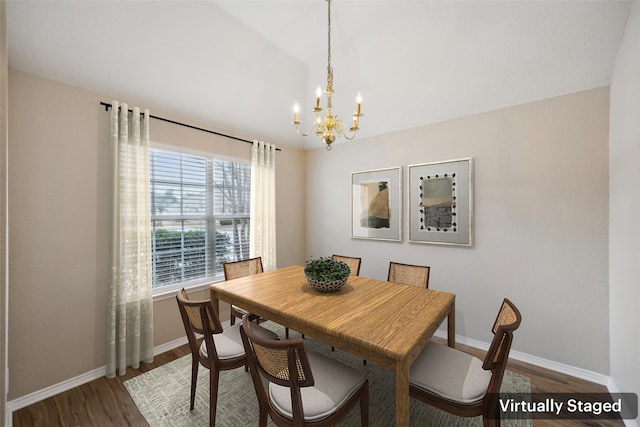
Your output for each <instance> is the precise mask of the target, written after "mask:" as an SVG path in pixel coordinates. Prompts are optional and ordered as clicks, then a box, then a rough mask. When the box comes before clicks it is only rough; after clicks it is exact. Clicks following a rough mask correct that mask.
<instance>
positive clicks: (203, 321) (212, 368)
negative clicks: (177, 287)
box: [176, 289, 278, 426]
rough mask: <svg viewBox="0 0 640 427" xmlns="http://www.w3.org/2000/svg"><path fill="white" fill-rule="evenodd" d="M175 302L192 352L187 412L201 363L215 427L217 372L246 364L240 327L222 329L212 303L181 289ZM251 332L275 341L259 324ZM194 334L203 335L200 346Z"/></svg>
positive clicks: (211, 420)
mask: <svg viewBox="0 0 640 427" xmlns="http://www.w3.org/2000/svg"><path fill="white" fill-rule="evenodd" d="M176 300H177V301H178V308H179V310H180V316H181V317H182V323H183V324H184V329H185V332H186V333H187V339H188V341H189V348H190V349H191V396H190V400H189V410H193V407H194V404H195V397H196V385H197V381H198V367H199V366H200V364H202V366H204V367H205V368H207V369H209V424H210V425H211V426H215V423H216V406H217V401H218V380H219V378H220V371H226V370H230V369H235V368H239V367H241V366H245V365H246V362H247V357H246V353H245V351H244V345H243V344H242V337H241V336H240V324H237V325H234V326H230V327H228V328H226V329H223V328H222V325H221V324H220V320H219V319H218V316H216V314H215V311H214V310H213V305H212V304H211V301H210V300H202V301H192V300H189V296H188V295H187V292H186V291H185V290H184V289H182V290H181V291H180V292H179V293H178V295H176ZM254 330H255V333H256V334H258V335H259V336H262V337H264V338H269V339H277V337H278V335H277V334H275V333H274V332H271V331H269V330H267V329H265V328H263V327H261V326H259V325H256V326H255V328H254ZM196 334H199V335H203V336H204V338H203V339H202V341H201V343H200V345H199V343H198V340H199V339H198V337H196Z"/></svg>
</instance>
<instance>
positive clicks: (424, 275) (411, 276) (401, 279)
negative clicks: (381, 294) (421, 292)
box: [387, 262, 431, 288]
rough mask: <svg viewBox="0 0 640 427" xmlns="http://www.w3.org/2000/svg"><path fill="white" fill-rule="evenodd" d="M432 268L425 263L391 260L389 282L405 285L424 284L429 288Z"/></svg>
mask: <svg viewBox="0 0 640 427" xmlns="http://www.w3.org/2000/svg"><path fill="white" fill-rule="evenodd" d="M430 270H431V267H427V266H423V265H411V264H401V263H399V262H390V263H389V274H388V275H387V282H393V283H400V284H403V285H414V286H424V287H425V288H429V271H430Z"/></svg>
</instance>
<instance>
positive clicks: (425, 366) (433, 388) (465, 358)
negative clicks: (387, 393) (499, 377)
mask: <svg viewBox="0 0 640 427" xmlns="http://www.w3.org/2000/svg"><path fill="white" fill-rule="evenodd" d="M490 380H491V371H485V370H484V369H482V361H481V360H480V359H478V358H476V357H473V356H471V355H470V354H467V353H464V352H462V351H459V350H456V349H453V348H450V347H447V346H445V345H442V344H436V343H434V342H429V343H427V345H426V346H425V348H424V350H423V351H422V353H421V354H420V356H418V358H417V359H416V360H415V362H413V365H411V369H410V370H409V382H410V383H411V385H412V386H415V387H418V388H421V389H424V390H426V391H428V392H430V393H433V394H435V395H438V396H440V397H443V398H445V399H449V400H453V401H456V402H461V403H466V404H472V403H476V402H478V401H480V400H482V398H483V397H484V395H485V394H486V392H487V387H488V386H489V381H490Z"/></svg>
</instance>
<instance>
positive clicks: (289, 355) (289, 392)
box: [240, 316, 369, 427]
mask: <svg viewBox="0 0 640 427" xmlns="http://www.w3.org/2000/svg"><path fill="white" fill-rule="evenodd" d="M255 327H256V325H254V324H252V322H249V321H248V317H247V316H245V317H244V318H243V320H242V329H241V330H240V331H241V335H242V341H243V344H244V347H245V352H246V353H247V359H248V361H247V363H248V364H249V370H250V371H251V378H252V380H253V384H254V386H255V389H256V395H257V397H258V403H259V405H260V417H259V425H260V426H261V427H266V426H267V420H268V417H271V419H272V420H273V422H274V423H275V424H276V425H278V426H293V425H295V426H318V427H320V426H335V425H337V424H338V421H339V420H341V419H343V418H344V417H345V416H346V415H347V414H348V413H349V412H350V411H351V409H353V408H354V407H355V406H356V404H358V403H360V421H361V424H362V426H367V425H368V424H369V382H368V381H367V379H366V377H365V376H364V374H363V373H362V372H360V371H358V370H356V369H353V368H351V367H349V366H347V365H345V364H343V363H341V362H338V361H337V360H335V359H331V358H329V357H327V356H324V355H322V354H320V353H316V352H307V351H306V350H305V347H304V340H302V339H295V340H282V341H275V340H271V339H265V338H262V337H260V336H259V335H257V334H256V333H255ZM262 377H264V378H265V379H266V380H268V382H269V384H268V386H267V387H265V385H264V384H263V382H262Z"/></svg>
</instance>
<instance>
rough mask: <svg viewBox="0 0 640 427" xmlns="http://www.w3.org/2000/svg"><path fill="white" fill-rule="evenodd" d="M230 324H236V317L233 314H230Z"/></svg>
mask: <svg viewBox="0 0 640 427" xmlns="http://www.w3.org/2000/svg"><path fill="white" fill-rule="evenodd" d="M230 323H231V326H233V325H235V324H236V316H235V315H234V314H233V313H231V320H230Z"/></svg>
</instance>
